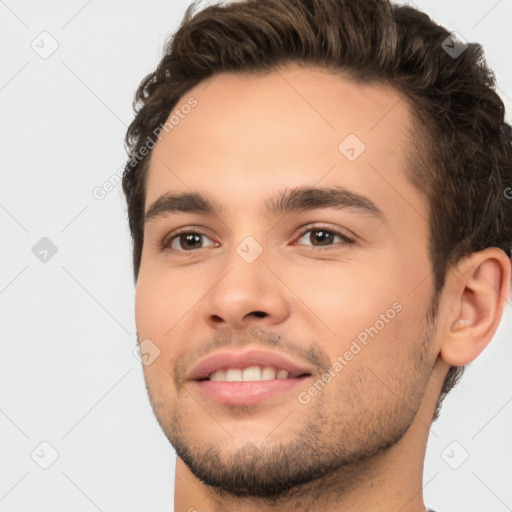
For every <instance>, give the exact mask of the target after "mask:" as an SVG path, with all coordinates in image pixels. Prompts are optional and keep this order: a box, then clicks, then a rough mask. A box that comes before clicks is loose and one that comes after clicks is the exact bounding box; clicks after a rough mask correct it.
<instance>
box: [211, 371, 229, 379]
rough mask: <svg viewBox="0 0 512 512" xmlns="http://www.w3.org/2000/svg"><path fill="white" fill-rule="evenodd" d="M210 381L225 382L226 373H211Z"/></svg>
mask: <svg viewBox="0 0 512 512" xmlns="http://www.w3.org/2000/svg"><path fill="white" fill-rule="evenodd" d="M210 380H226V372H225V371H224V370H219V371H217V372H213V373H212V374H211V375H210Z"/></svg>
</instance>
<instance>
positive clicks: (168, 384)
mask: <svg viewBox="0 0 512 512" xmlns="http://www.w3.org/2000/svg"><path fill="white" fill-rule="evenodd" d="M399 100H400V95H399V94H398V93H397V92H396V91H395V90H394V89H392V88H389V87H387V86H384V85H375V86H370V85H366V84H355V83H353V82H351V81H349V80H348V79H346V78H344V77H343V76H341V75H334V74H330V73H328V72H325V71H319V70H314V69H312V68H301V67H293V66H290V67H287V68H286V69H283V70H281V71H279V72H273V73H271V74H267V75H264V76H240V75H236V74H220V75H217V76H216V77H215V78H214V79H213V80H209V81H208V82H203V83H200V84H199V85H197V86H196V87H194V88H193V89H192V90H190V91H189V92H188V93H187V94H186V95H185V96H184V97H183V98H182V99H181V100H180V102H179V103H178V105H177V106H176V109H177V110H178V112H179V113H181V115H179V116H177V117H175V119H174V121H173V122H172V124H171V126H172V129H169V130H168V133H165V132H164V133H163V136H162V138H161V140H160V141H159V142H158V143H157V145H156V146H155V148H154V149H153V154H152V157H151V163H150V168H149V172H148V178H147V193H146V206H145V211H146V213H147V222H146V224H145V231H144V246H143V251H142V260H141V267H140V273H139V276H138V282H137V290H136V323H137V331H138V337H139V340H140V341H142V340H144V341H142V342H143V343H144V344H145V347H146V348H147V349H148V353H149V354H150V356H149V357H148V359H147V362H146V365H145V366H144V373H145V379H146V385H147V389H148V393H149V396H150V400H151V403H152V406H153V409H154V412H155V414H156V417H157V419H158V421H159V423H160V425H161V427H162V429H163V431H164V432H165V434H166V435H167V437H168V438H169V440H170V441H171V443H172V444H173V446H174V447H175V449H176V451H177V453H178V455H179V456H180V457H181V458H182V460H183V461H184V462H185V463H186V464H187V466H188V467H189V469H190V470H191V471H192V473H194V474H195V475H196V476H197V477H198V478H199V479H201V480H202V481H203V482H205V483H207V484H209V485H215V486H217V488H219V489H221V490H222V489H224V490H225V491H226V492H229V493H232V494H235V495H238V496H266V497H272V496H277V495H278V494H281V493H282V492H284V491H286V490H288V489H291V488H293V487H295V486H298V485H300V484H303V483H306V482H308V481H312V480H315V479H318V478H320V477H322V476H325V475H327V474H329V473H332V472H334V471H337V470H339V469H341V468H343V467H346V466H347V465H349V464H351V465H352V466H354V465H357V463H358V462H359V461H362V460H364V459H365V458H367V457H369V456H372V455H375V454H377V453H379V452H381V451H382V450H384V449H386V448H387V447H389V446H392V445H393V444H394V443H396V442H397V441H398V440H399V439H400V438H401V436H402V435H403V434H404V432H405V431H406V430H407V429H408V427H409V425H410V424H411V422H412V420H413V418H414V416H415V414H416V412H417V410H418V408H419V406H420V403H421V401H422V398H423V396H424V393H425V389H426V386H427V382H428V380H429V378H430V376H431V371H432V367H433V365H434V363H435V360H436V351H435V347H434V342H433V340H432V333H433V331H432V330H431V329H430V328H429V327H430V326H429V325H428V323H427V320H426V317H427V311H428V309H429V306H430V303H431V299H432V293H433V287H432V274H431V265H430V261H429V257H428V252H427V239H428V224H427V221H426V219H427V218H428V217H427V205H426V200H425V198H424V197H423V195H422V194H421V193H420V192H419V191H418V190H417V189H416V188H414V186H413V185H412V184H411V183H410V181H409V180H408V178H407V177H406V173H407V170H408V161H409V160H408V154H409V151H410V147H411V139H410V135H411V134H412V124H411V114H410V112H409V110H408V107H407V105H406V102H405V101H399ZM187 104H188V105H194V106H193V107H191V108H186V107H184V106H185V105H187ZM178 117H179V121H178V122H176V119H178ZM184 194H190V195H191V196H186V197H185V196H183V197H181V198H180V197H178V196H182V195H184ZM170 196H174V197H170ZM143 348H144V346H143ZM151 354H153V355H151ZM156 356H158V357H156ZM153 359H154V360H153ZM261 379H263V380H261Z"/></svg>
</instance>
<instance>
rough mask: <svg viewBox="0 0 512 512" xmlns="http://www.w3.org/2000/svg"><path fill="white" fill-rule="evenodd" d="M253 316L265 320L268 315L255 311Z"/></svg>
mask: <svg viewBox="0 0 512 512" xmlns="http://www.w3.org/2000/svg"><path fill="white" fill-rule="evenodd" d="M251 314H252V315H254V316H257V317H258V318H263V317H264V316H267V313H264V312H263V311H254V312H253V313H251Z"/></svg>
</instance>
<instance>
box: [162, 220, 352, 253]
mask: <svg viewBox="0 0 512 512" xmlns="http://www.w3.org/2000/svg"><path fill="white" fill-rule="evenodd" d="M310 231H326V232H327V233H330V234H333V235H337V236H339V237H340V238H341V239H342V241H343V243H344V244H346V245H348V246H351V245H353V244H355V240H354V239H352V238H350V237H348V236H347V235H346V234H345V233H344V232H343V231H341V230H339V229H336V228H331V227H328V226H321V225H315V226H306V227H305V228H303V229H302V230H301V231H300V232H299V234H298V235H297V236H296V237H295V239H294V240H296V241H297V240H300V239H301V238H303V237H304V235H305V234H306V233H309V232H310ZM189 234H190V235H191V234H194V235H201V236H205V237H206V238H209V237H208V235H206V234H205V233H203V232H202V231H201V230H200V229H197V230H194V229H191V228H190V227H187V228H182V229H181V230H179V231H177V232H175V233H173V234H172V236H169V235H166V236H165V237H164V238H163V239H162V241H161V242H160V250H161V251H163V252H168V251H175V252H178V253H184V255H185V254H187V253H189V254H190V253H194V252H196V251H198V250H199V249H191V250H188V251H186V250H184V249H173V248H171V245H172V243H173V242H174V240H176V239H177V238H178V237H179V236H181V235H189ZM212 241H213V240H212ZM214 243H216V242H214ZM293 245H298V244H297V243H296V242H295V243H294V244H293ZM301 245H302V244H301ZM333 245H335V244H331V245H328V246H314V245H310V246H309V247H314V248H316V249H317V250H320V251H322V250H324V249H328V248H330V247H332V246H333ZM200 249H207V247H201V248H200Z"/></svg>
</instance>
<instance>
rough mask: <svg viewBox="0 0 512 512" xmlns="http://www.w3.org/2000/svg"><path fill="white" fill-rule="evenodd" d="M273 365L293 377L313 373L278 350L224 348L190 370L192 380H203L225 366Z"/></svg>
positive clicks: (307, 367)
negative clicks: (235, 350)
mask: <svg viewBox="0 0 512 512" xmlns="http://www.w3.org/2000/svg"><path fill="white" fill-rule="evenodd" d="M256 365H259V366H272V367H274V368H276V369H278V370H281V369H282V370H287V371H288V372H289V373H290V376H292V377H298V376H299V375H303V374H308V375H311V373H312V368H311V367H310V366H308V365H306V364H303V363H299V362H297V361H294V360H292V359H291V358H289V357H288V356H285V355H282V354H278V353H277V352H268V351H263V350H255V349H250V350H245V351H243V352H234V351H228V350H222V351H219V352H214V353H213V354H210V355H209V356H207V357H205V358H203V359H201V360H200V361H199V362H198V363H197V364H196V365H195V366H194V367H193V368H192V370H191V371H190V373H189V375H188V378H189V379H190V380H201V379H205V378H206V377H208V376H209V375H210V374H212V373H213V372H215V371H217V370H221V369H223V368H240V369H242V368H247V367H248V366H256Z"/></svg>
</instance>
